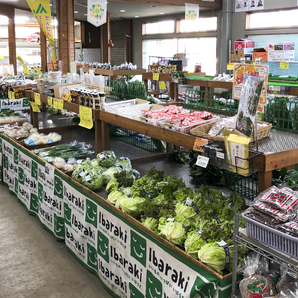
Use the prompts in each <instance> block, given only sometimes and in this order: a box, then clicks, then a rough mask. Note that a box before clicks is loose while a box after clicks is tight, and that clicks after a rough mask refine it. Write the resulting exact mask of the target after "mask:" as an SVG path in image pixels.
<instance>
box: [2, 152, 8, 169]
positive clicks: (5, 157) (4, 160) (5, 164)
mask: <svg viewBox="0 0 298 298" xmlns="http://www.w3.org/2000/svg"><path fill="white" fill-rule="evenodd" d="M3 166H4V168H5V169H6V170H8V157H7V156H6V155H3Z"/></svg>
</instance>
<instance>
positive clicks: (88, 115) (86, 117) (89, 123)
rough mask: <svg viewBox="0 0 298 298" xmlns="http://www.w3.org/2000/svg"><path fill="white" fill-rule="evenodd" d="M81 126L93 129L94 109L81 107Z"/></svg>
mask: <svg viewBox="0 0 298 298" xmlns="http://www.w3.org/2000/svg"><path fill="white" fill-rule="evenodd" d="M79 125H80V126H82V127H85V128H88V129H91V128H92V127H93V119H92V109H91V108H88V107H84V106H80V123H79Z"/></svg>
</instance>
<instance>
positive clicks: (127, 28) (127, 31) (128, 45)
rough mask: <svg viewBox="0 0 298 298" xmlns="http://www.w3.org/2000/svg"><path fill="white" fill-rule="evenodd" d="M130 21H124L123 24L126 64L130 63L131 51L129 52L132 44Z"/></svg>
mask: <svg viewBox="0 0 298 298" xmlns="http://www.w3.org/2000/svg"><path fill="white" fill-rule="evenodd" d="M131 23H132V21H131V20H126V23H125V25H126V26H125V40H126V46H125V59H126V62H132V50H131V43H132V40H131V39H132V36H131V34H132V33H131Z"/></svg>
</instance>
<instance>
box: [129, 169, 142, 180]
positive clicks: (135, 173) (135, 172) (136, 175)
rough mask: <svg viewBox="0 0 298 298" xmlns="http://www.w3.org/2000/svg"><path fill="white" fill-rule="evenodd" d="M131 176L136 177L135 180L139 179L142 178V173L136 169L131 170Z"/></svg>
mask: <svg viewBox="0 0 298 298" xmlns="http://www.w3.org/2000/svg"><path fill="white" fill-rule="evenodd" d="M130 174H131V175H132V176H133V177H134V179H139V178H140V177H141V174H140V172H139V171H137V170H135V169H131V170H130Z"/></svg>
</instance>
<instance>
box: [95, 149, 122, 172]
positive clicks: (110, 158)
mask: <svg viewBox="0 0 298 298" xmlns="http://www.w3.org/2000/svg"><path fill="white" fill-rule="evenodd" d="M96 158H97V159H98V164H99V165H100V166H102V167H106V168H109V167H111V166H113V165H114V163H115V161H116V159H117V157H116V155H115V153H114V151H109V150H108V151H103V152H101V153H98V154H97V157H96Z"/></svg>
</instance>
